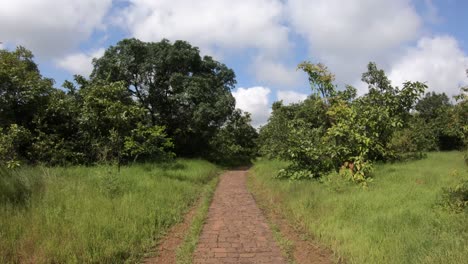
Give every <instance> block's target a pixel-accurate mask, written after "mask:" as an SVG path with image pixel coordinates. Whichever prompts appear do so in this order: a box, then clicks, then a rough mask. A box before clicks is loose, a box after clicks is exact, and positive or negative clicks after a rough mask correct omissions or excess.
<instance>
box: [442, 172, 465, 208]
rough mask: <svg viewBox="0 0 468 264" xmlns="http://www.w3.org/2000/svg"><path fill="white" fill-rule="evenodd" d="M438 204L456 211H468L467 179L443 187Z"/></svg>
mask: <svg viewBox="0 0 468 264" xmlns="http://www.w3.org/2000/svg"><path fill="white" fill-rule="evenodd" d="M439 204H440V205H441V206H442V207H444V208H447V209H449V210H451V211H454V212H456V213H461V212H468V180H464V181H462V182H461V183H460V184H457V185H456V186H455V187H450V188H444V189H443V190H442V197H441V199H440V202H439Z"/></svg>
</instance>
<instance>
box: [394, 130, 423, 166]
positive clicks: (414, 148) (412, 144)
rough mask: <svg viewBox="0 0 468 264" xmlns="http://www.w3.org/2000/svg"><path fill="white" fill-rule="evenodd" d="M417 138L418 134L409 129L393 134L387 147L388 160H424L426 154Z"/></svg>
mask: <svg viewBox="0 0 468 264" xmlns="http://www.w3.org/2000/svg"><path fill="white" fill-rule="evenodd" d="M417 137H418V133H417V132H416V131H414V130H412V129H408V128H407V129H403V130H400V131H396V132H395V133H393V135H392V137H391V138H390V142H389V143H388V145H387V153H388V154H387V158H388V159H389V160H393V161H404V160H412V159H420V158H423V157H424V153H423V152H422V146H420V145H419V144H418V143H419V142H418V138H417Z"/></svg>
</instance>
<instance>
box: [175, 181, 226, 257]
mask: <svg viewBox="0 0 468 264" xmlns="http://www.w3.org/2000/svg"><path fill="white" fill-rule="evenodd" d="M218 180H219V178H214V179H213V180H211V182H210V183H209V184H208V185H207V186H206V187H205V189H204V192H203V194H202V201H201V203H200V206H199V207H198V208H197V209H196V210H197V212H196V213H195V216H194V218H193V220H192V223H191V224H190V229H189V231H188V233H187V234H186V236H185V239H184V241H183V242H182V244H181V245H180V246H179V248H178V249H177V252H176V259H177V263H178V264H190V263H192V255H193V252H194V251H195V248H196V246H197V243H198V238H199V236H200V233H201V231H202V229H203V224H204V223H205V219H206V216H207V214H208V209H209V208H210V204H211V200H212V198H213V195H214V192H215V189H216V186H217V185H218Z"/></svg>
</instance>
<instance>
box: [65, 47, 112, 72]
mask: <svg viewBox="0 0 468 264" xmlns="http://www.w3.org/2000/svg"><path fill="white" fill-rule="evenodd" d="M104 51H105V50H104V49H98V50H96V51H93V52H91V53H74V54H70V55H68V56H65V57H64V58H62V59H59V60H57V61H56V63H57V65H58V66H59V67H61V68H63V69H65V70H67V71H69V72H70V73H72V74H80V75H83V76H85V77H88V76H89V75H90V74H91V72H92V71H93V64H92V61H93V58H100V57H102V55H104Z"/></svg>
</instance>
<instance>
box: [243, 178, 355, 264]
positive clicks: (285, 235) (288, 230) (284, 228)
mask: <svg viewBox="0 0 468 264" xmlns="http://www.w3.org/2000/svg"><path fill="white" fill-rule="evenodd" d="M247 176H248V177H247V188H248V190H249V192H250V193H251V194H252V196H253V198H254V200H255V202H256V203H257V205H258V207H259V208H260V210H261V211H262V213H263V215H264V216H265V218H266V220H267V223H268V225H269V227H270V229H271V231H272V232H273V235H274V239H275V240H276V243H277V244H278V246H279V247H280V248H281V253H282V254H283V256H284V257H285V259H286V261H287V262H288V263H291V264H302V263H311V262H310V260H305V259H298V258H297V255H298V253H300V250H299V249H298V247H305V248H308V251H318V252H317V253H319V254H318V256H317V257H318V259H317V260H314V261H313V263H338V264H343V263H346V262H345V261H344V260H343V258H341V257H339V256H337V255H336V254H335V253H334V252H333V251H332V250H331V249H330V248H328V247H326V246H324V245H322V244H320V243H319V242H317V241H316V240H315V239H314V237H313V234H310V233H309V232H308V231H307V230H305V227H303V226H302V225H301V226H294V225H293V223H292V222H291V221H290V220H288V219H287V218H286V217H285V215H284V211H282V210H281V208H279V207H278V206H279V204H278V203H279V202H280V201H274V200H272V199H270V198H268V195H267V194H266V192H268V191H267V190H262V189H261V186H259V184H258V182H256V181H255V175H254V172H253V171H252V170H249V171H248V174H247ZM301 238H305V239H301ZM306 240H307V241H306Z"/></svg>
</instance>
